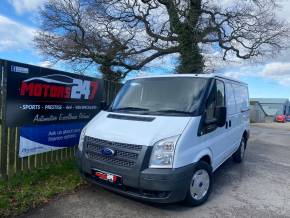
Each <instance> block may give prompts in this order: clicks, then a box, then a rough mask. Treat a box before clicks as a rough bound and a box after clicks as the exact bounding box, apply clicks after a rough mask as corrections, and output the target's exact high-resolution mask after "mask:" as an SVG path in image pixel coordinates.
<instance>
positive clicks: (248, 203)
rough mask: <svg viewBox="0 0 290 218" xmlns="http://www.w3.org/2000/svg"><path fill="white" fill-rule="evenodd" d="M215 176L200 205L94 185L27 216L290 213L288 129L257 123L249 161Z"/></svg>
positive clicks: (225, 166)
mask: <svg viewBox="0 0 290 218" xmlns="http://www.w3.org/2000/svg"><path fill="white" fill-rule="evenodd" d="M275 125H276V124H275ZM214 179H215V184H214V187H213V193H212V195H211V197H210V198H209V200H208V202H207V203H205V204H204V205H202V206H199V207H195V208H190V207H185V206H183V205H182V204H169V205H160V204H148V203H143V202H140V201H135V200H132V199H129V198H126V197H123V196H120V195H117V194H115V193H112V192H109V191H106V190H104V189H102V188H99V187H94V186H91V187H88V188H87V189H84V190H81V191H79V192H77V193H75V194H73V195H69V196H66V197H63V198H60V199H55V200H53V201H51V202H50V203H48V204H47V205H44V206H43V207H41V208H37V209H35V210H33V211H31V212H30V213H29V214H26V215H24V216H22V217H177V216H178V217H245V218H249V217H255V218H259V217H261V218H265V217H266V218H267V217H290V133H289V131H287V130H282V129H277V128H274V129H271V128H260V127H252V129H251V140H250V141H249V145H248V149H247V153H246V158H245V161H244V163H242V164H234V163H233V162H232V161H231V160H228V161H226V162H225V163H224V164H223V165H222V166H221V167H220V169H218V170H217V171H216V172H215V175H214Z"/></svg>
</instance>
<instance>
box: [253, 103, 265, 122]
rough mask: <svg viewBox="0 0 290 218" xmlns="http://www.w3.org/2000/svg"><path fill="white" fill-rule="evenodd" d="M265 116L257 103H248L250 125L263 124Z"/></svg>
mask: <svg viewBox="0 0 290 218" xmlns="http://www.w3.org/2000/svg"><path fill="white" fill-rule="evenodd" d="M266 117H267V114H266V113H265V111H264V109H263V107H262V105H261V104H260V103H259V102H258V101H251V102H250V121H251V123H265V122H266Z"/></svg>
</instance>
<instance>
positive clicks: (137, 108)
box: [113, 107, 149, 111]
mask: <svg viewBox="0 0 290 218" xmlns="http://www.w3.org/2000/svg"><path fill="white" fill-rule="evenodd" d="M123 110H124V111H126V110H128V111H149V109H147V108H140V107H120V108H115V109H113V111H123Z"/></svg>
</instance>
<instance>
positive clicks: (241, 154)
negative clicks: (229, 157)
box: [233, 137, 247, 163]
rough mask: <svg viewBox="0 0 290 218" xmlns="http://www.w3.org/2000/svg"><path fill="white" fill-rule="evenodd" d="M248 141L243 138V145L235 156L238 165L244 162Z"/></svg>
mask: <svg viewBox="0 0 290 218" xmlns="http://www.w3.org/2000/svg"><path fill="white" fill-rule="evenodd" d="M246 143H247V142H246V139H245V137H243V138H242V140H241V144H240V147H239V149H238V150H237V151H236V152H235V153H234V154H233V160H234V162H236V163H241V162H243V159H244V157H245V152H246Z"/></svg>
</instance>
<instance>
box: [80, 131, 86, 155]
mask: <svg viewBox="0 0 290 218" xmlns="http://www.w3.org/2000/svg"><path fill="white" fill-rule="evenodd" d="M85 135H86V128H83V130H82V132H81V135H80V140H79V146H78V148H79V151H83V147H84V141H85Z"/></svg>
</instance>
